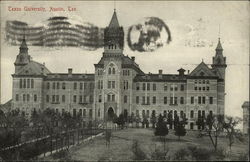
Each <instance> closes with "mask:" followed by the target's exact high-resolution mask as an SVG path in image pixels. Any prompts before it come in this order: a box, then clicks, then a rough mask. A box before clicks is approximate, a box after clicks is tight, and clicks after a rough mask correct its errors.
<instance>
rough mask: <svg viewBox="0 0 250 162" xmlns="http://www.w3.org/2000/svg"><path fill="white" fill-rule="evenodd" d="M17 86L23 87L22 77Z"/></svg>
mask: <svg viewBox="0 0 250 162" xmlns="http://www.w3.org/2000/svg"><path fill="white" fill-rule="evenodd" d="M19 88H23V80H22V79H20V81H19Z"/></svg>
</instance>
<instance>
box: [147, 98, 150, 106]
mask: <svg viewBox="0 0 250 162" xmlns="http://www.w3.org/2000/svg"><path fill="white" fill-rule="evenodd" d="M149 104H150V97H149V96H147V105H149Z"/></svg>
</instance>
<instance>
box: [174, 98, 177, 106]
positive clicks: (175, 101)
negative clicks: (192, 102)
mask: <svg viewBox="0 0 250 162" xmlns="http://www.w3.org/2000/svg"><path fill="white" fill-rule="evenodd" d="M174 104H175V105H177V97H174Z"/></svg>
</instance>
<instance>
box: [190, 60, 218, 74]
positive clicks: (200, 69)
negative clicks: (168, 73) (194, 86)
mask: <svg viewBox="0 0 250 162" xmlns="http://www.w3.org/2000/svg"><path fill="white" fill-rule="evenodd" d="M190 76H216V75H215V74H214V73H213V72H212V70H211V69H209V67H208V66H207V65H206V64H205V63H204V62H203V61H202V62H201V63H200V64H199V65H198V66H197V67H196V68H195V69H194V70H193V71H192V72H191V73H190Z"/></svg>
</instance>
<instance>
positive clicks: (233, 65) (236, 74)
mask: <svg viewBox="0 0 250 162" xmlns="http://www.w3.org/2000/svg"><path fill="white" fill-rule="evenodd" d="M25 6H26V7H44V8H46V9H47V11H46V12H35V11H34V12H32V11H31V12H27V11H19V12H15V11H8V7H20V8H22V9H23V8H24V7H25ZM68 6H70V7H72V8H76V11H72V12H69V11H67V7H68ZM50 7H55V8H56V7H63V8H65V9H66V11H65V12H49V11H48V10H49V8H50ZM113 9H114V3H113V2H107V1H105V2H102V1H98V2H86V1H82V2H81V1H73V2H72V1H71V2H67V1H65V2H49V1H46V2H42V1H36V2H32V1H29V2H11V1H7V2H6V1H4V2H3V1H1V22H2V23H1V103H5V102H6V101H8V100H9V99H11V95H12V92H11V90H12V78H11V74H13V72H14V65H13V63H14V61H15V58H16V55H17V54H18V46H11V45H8V44H7V43H6V42H5V41H4V34H5V31H4V30H5V21H6V20H19V21H24V22H27V23H28V24H29V25H37V26H39V25H42V24H43V23H44V22H46V20H47V19H48V18H49V17H51V16H68V17H71V18H72V19H74V20H75V21H77V22H90V23H93V24H95V25H97V26H99V27H105V26H107V25H108V24H109V21H110V19H111V16H112V14H113ZM116 10H117V15H118V19H119V23H120V24H121V25H122V26H123V27H124V29H125V34H126V31H127V29H128V27H129V26H131V25H134V24H137V23H138V22H141V21H143V19H144V18H145V17H151V16H154V17H158V18H160V19H162V20H163V21H164V22H165V23H166V24H167V26H168V27H169V29H170V31H171V35H172V42H171V43H170V44H168V45H166V46H164V47H163V48H160V49H158V50H156V51H154V52H143V53H141V52H134V51H131V50H130V49H129V48H128V47H127V46H126V47H125V50H124V54H125V55H129V56H135V57H136V62H137V63H138V64H139V65H140V67H141V69H142V70H143V71H144V72H145V73H148V72H151V73H157V72H158V70H159V69H163V72H164V73H177V70H178V69H179V68H180V67H182V68H184V69H186V70H190V71H191V70H193V69H194V68H195V66H197V65H198V64H199V63H200V62H201V60H202V59H203V60H204V62H205V63H207V64H209V65H210V64H211V63H212V57H213V56H214V55H215V47H216V44H217V41H218V37H219V35H220V37H221V42H222V46H223V48H224V56H226V57H227V64H228V67H227V69H226V102H225V104H226V109H225V111H226V114H228V115H234V116H242V109H241V105H242V104H243V102H244V101H247V100H249V3H248V2H247V1H245V2H244V1H241V2H233V1H230V2H228V1H224V2H223V1H220V2H215V1H212V2H209V1H206V2H201V1H197V2H196V1H184V2H181V1H176V2H174V1H172V2H159V1H158V2H149V1H145V2H136V1H133V2H126V1H120V2H116ZM219 26H220V34H219ZM197 40H204V41H205V42H206V46H205V47H193V46H192V45H191V46H187V45H186V42H187V41H191V42H193V43H195V42H196V41H197ZM102 52H103V49H98V50H95V51H86V50H83V49H80V48H60V49H49V48H42V47H29V54H30V55H31V56H32V58H33V59H34V60H36V61H38V62H41V63H43V62H45V64H46V66H47V67H48V68H49V69H50V70H51V71H52V72H67V68H69V67H71V68H73V72H82V73H85V72H87V73H93V71H94V66H93V64H94V63H97V62H98V61H99V59H100V58H101V55H102Z"/></svg>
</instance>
